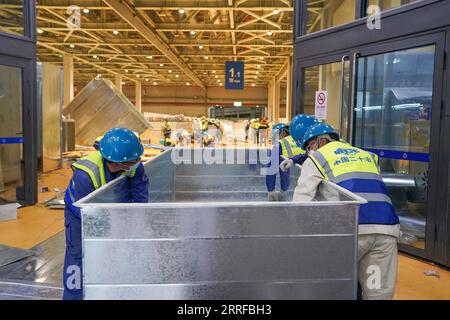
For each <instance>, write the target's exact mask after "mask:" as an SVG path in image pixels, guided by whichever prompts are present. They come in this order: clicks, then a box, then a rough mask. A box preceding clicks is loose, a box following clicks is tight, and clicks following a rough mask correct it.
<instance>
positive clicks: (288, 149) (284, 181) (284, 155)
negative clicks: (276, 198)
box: [266, 136, 307, 192]
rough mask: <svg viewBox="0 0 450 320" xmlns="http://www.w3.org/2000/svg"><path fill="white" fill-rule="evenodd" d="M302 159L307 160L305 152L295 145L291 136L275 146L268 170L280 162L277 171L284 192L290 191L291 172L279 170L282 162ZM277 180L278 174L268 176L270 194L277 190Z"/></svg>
mask: <svg viewBox="0 0 450 320" xmlns="http://www.w3.org/2000/svg"><path fill="white" fill-rule="evenodd" d="M300 157H302V159H303V158H304V160H306V159H307V155H306V153H305V151H304V150H303V149H301V148H300V147H298V146H297V144H296V143H295V141H294V139H293V138H292V137H291V136H287V137H285V138H283V139H281V140H280V141H279V142H277V143H276V144H275V145H274V146H273V148H272V151H271V156H270V159H271V160H270V162H269V163H268V165H267V166H268V168H270V167H271V166H272V164H275V163H277V161H278V168H277V171H278V172H279V173H280V186H281V190H282V191H287V190H288V189H289V184H290V170H287V171H286V172H284V171H282V170H281V169H280V168H279V167H280V164H281V162H283V161H284V160H285V159H288V158H290V159H292V158H298V159H300ZM277 158H278V159H277ZM304 160H303V161H304ZM294 162H295V161H294ZM302 163H303V162H302ZM276 179H277V174H276V173H275V174H271V175H270V174H269V175H266V187H267V191H268V192H272V191H274V190H275V186H276Z"/></svg>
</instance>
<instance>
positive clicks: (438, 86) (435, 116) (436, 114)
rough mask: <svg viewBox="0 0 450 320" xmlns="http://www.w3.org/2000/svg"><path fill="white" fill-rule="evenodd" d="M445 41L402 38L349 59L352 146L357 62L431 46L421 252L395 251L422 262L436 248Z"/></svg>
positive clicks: (406, 248) (435, 36)
mask: <svg viewBox="0 0 450 320" xmlns="http://www.w3.org/2000/svg"><path fill="white" fill-rule="evenodd" d="M445 38H446V34H445V32H443V31H440V32H436V33H433V34H428V35H419V36H411V37H404V38H402V39H394V40H389V41H384V42H382V43H377V44H374V45H368V46H363V47H360V48H356V49H353V50H351V51H350V54H351V57H352V58H351V59H352V66H353V68H352V77H351V80H350V81H351V84H350V86H351V88H352V89H351V97H350V99H351V107H350V108H349V112H350V114H349V115H348V119H349V123H350V130H351V131H349V136H350V138H351V139H350V142H351V143H352V144H354V130H355V128H354V127H355V126H354V123H355V119H354V114H355V111H354V107H355V103H356V90H355V86H356V83H355V82H356V75H357V72H358V70H357V69H358V63H357V60H355V59H358V58H360V57H368V56H373V55H379V54H384V53H389V52H396V51H401V50H406V49H414V48H420V47H425V46H428V45H435V63H434V79H433V93H432V94H433V100H432V109H431V110H432V111H431V130H430V159H432V160H431V161H430V162H429V167H428V177H429V179H428V194H427V216H426V225H425V228H426V229H425V249H424V250H422V249H419V248H415V247H411V246H408V245H406V244H401V243H399V249H400V250H401V251H403V252H406V253H409V254H412V255H415V256H419V257H422V258H425V259H430V260H431V259H435V257H434V247H435V244H436V240H437V239H436V230H437V225H436V221H437V215H438V213H437V212H438V211H437V210H438V201H439V198H438V194H439V191H440V190H439V187H438V186H439V172H440V170H439V163H440V161H439V157H440V149H441V147H440V144H439V135H440V129H441V128H440V119H441V113H442V98H443V97H442V95H443V80H444V63H445Z"/></svg>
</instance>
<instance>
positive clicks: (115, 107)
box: [63, 79, 151, 146]
mask: <svg viewBox="0 0 450 320" xmlns="http://www.w3.org/2000/svg"><path fill="white" fill-rule="evenodd" d="M63 113H64V116H66V117H70V118H72V119H75V130H76V143H77V144H80V145H86V146H90V145H93V143H94V141H95V139H96V137H98V136H101V135H104V134H105V132H106V131H108V130H109V129H111V128H113V127H126V128H128V129H130V130H133V131H137V132H138V133H143V132H144V131H145V130H147V129H149V128H151V125H150V123H149V122H148V121H147V120H145V118H144V116H143V115H142V114H141V113H140V112H139V111H138V110H136V108H135V107H134V106H133V104H132V103H131V102H130V101H129V100H128V99H127V97H126V96H125V95H124V94H123V93H122V92H120V91H119V90H118V89H117V88H116V87H115V86H114V84H113V83H112V82H111V81H109V80H105V79H98V80H97V79H95V80H92V81H91V82H89V83H88V84H87V85H86V87H85V88H83V90H81V92H80V93H79V94H78V95H77V96H76V97H75V98H74V99H73V100H72V101H71V102H70V103H69V104H68V105H67V106H66V107H65V108H64V110H63Z"/></svg>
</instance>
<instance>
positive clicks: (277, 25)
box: [237, 10, 281, 29]
mask: <svg viewBox="0 0 450 320" xmlns="http://www.w3.org/2000/svg"><path fill="white" fill-rule="evenodd" d="M242 11H243V12H245V13H246V14H248V15H249V16H252V17H254V18H255V19H253V20H250V21H246V22H243V23H241V24H239V25H238V26H237V27H238V29H241V28H243V27H245V26H247V25H250V24H254V23H255V22H258V21H260V20H261V21H264V22H265V23H267V24H269V25H271V26H274V27H275V28H277V29H281V25H280V24H278V23H276V22H273V21H272V20H269V19H267V18H268V17H270V16H273V12H269V13H267V14H265V15H263V16H260V15H259V14H256V13H254V12H252V11H249V10H242Z"/></svg>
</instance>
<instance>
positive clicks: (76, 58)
mask: <svg viewBox="0 0 450 320" xmlns="http://www.w3.org/2000/svg"><path fill="white" fill-rule="evenodd" d="M37 44H38V46H42V47H44V48H47V49H49V50H52V51H53V52H56V53H58V54H62V55H65V54H71V53H69V52H65V51H63V50H60V49H58V48H54V47H52V46H49V45H47V44H45V43H40V42H38V43H37ZM73 58H74V60H78V61H80V62H83V63H85V64H89V65H91V66H93V67H94V68H98V69H101V70H103V71H106V72H108V73H112V74H120V73H118V72H115V71H111V70H110V69H109V68H105V67H103V66H101V65H98V64H96V63H95V62H91V61H88V60H86V59H83V58H81V57H78V56H76V55H74V56H73ZM121 75H122V76H123V77H124V78H127V79H129V80H133V79H131V78H130V77H128V76H127V75H124V74H121Z"/></svg>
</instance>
